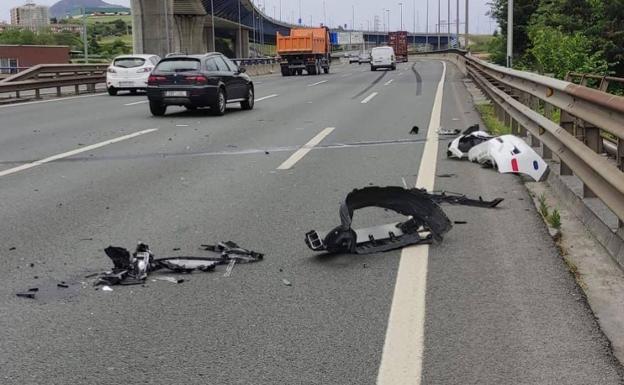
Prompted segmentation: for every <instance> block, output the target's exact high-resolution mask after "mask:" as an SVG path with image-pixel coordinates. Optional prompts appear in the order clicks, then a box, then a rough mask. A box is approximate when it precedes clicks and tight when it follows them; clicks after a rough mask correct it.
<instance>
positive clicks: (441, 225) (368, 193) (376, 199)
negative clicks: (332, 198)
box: [305, 186, 503, 254]
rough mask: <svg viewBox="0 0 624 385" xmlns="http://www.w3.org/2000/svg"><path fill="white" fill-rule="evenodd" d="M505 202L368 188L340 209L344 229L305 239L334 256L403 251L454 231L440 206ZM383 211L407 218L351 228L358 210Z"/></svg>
mask: <svg viewBox="0 0 624 385" xmlns="http://www.w3.org/2000/svg"><path fill="white" fill-rule="evenodd" d="M502 201H503V199H501V198H497V199H495V200H493V201H485V200H483V199H482V198H481V197H479V199H478V200H476V199H470V198H467V197H466V196H465V195H462V194H453V193H450V194H449V193H445V192H442V193H429V192H427V191H426V190H424V189H417V188H413V189H405V188H401V187H394V186H390V187H365V188H363V189H359V190H357V189H356V190H353V191H352V192H351V193H349V194H348V195H347V197H346V198H345V200H344V201H343V203H342V204H341V205H340V221H341V224H340V226H338V227H336V228H334V229H333V230H331V231H329V232H327V233H318V232H316V231H314V230H312V231H310V232H308V233H307V234H306V237H305V242H306V244H307V246H308V247H309V248H310V249H312V250H314V251H328V252H330V253H355V254H370V253H376V252H381V251H388V250H393V249H398V248H402V247H405V246H408V245H413V244H420V243H431V242H432V241H433V240H437V241H441V240H442V236H443V235H444V234H445V233H446V232H447V231H449V230H450V229H451V227H452V224H451V221H450V220H449V219H448V218H447V216H446V214H445V213H444V211H442V209H441V208H440V207H439V206H438V204H439V203H449V204H459V205H465V206H473V207H482V208H494V207H496V206H498V204H500V202H502ZM366 207H380V208H383V209H386V210H392V211H395V212H397V213H399V214H402V215H404V216H406V217H407V220H405V221H404V222H399V223H390V224H385V225H380V226H376V227H371V228H366V229H353V228H352V227H351V223H352V219H353V213H354V211H355V210H358V209H362V208H366Z"/></svg>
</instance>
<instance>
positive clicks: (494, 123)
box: [475, 104, 511, 135]
mask: <svg viewBox="0 0 624 385" xmlns="http://www.w3.org/2000/svg"><path fill="white" fill-rule="evenodd" d="M475 107H476V108H477V111H478V112H479V114H480V115H481V120H483V123H485V126H486V127H487V129H488V131H489V132H491V133H492V134H493V135H506V134H509V133H511V127H509V126H506V125H505V123H503V122H501V121H499V120H498V119H497V118H496V114H495V113H494V106H493V105H492V104H478V105H476V106H475Z"/></svg>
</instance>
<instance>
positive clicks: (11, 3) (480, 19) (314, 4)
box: [0, 0, 496, 34]
mask: <svg viewBox="0 0 624 385" xmlns="http://www.w3.org/2000/svg"><path fill="white" fill-rule="evenodd" d="M35 1H36V2H37V3H38V4H46V5H52V4H54V3H56V0H35ZM428 1H429V31H431V32H433V31H434V30H435V28H436V27H435V25H436V24H437V22H438V1H440V2H441V13H442V15H441V17H440V18H441V20H442V24H444V23H445V20H447V19H448V17H447V3H448V1H449V0H428ZM488 1H490V0H470V24H469V25H470V32H471V33H480V34H484V33H491V32H492V31H493V30H494V29H495V28H496V23H495V22H493V21H491V20H490V19H489V18H488V16H486V12H487V10H488V6H487V2H488ZM25 2H26V0H0V20H7V21H8V20H9V19H10V16H9V9H11V8H12V7H15V6H17V5H21V4H24V3H25ZM109 2H110V3H114V4H119V5H126V6H127V5H129V4H130V0H109ZM254 2H255V3H256V5H260V6H264V9H265V11H266V13H267V14H269V15H270V16H273V15H274V14H275V16H276V17H277V18H279V17H280V3H281V14H282V16H281V17H282V19H283V20H285V21H288V22H290V21H291V19H293V21H294V22H297V19H298V18H299V2H301V17H302V19H303V20H304V23H305V24H310V17H312V24H314V25H318V24H320V23H322V22H323V21H326V22H327V23H328V24H329V25H330V26H336V25H339V24H341V25H344V24H347V25H348V26H351V19H352V17H353V11H354V10H355V26H356V28H357V29H359V28H360V27H362V28H365V29H366V28H368V26H369V25H370V28H371V29H372V28H373V22H374V17H375V16H378V17H379V24H380V25H379V28H380V29H383V20H384V18H383V16H382V15H383V14H384V12H383V9H389V10H390V12H389V15H390V30H398V29H400V26H401V16H400V15H401V7H400V6H399V3H400V2H402V3H403V28H404V29H406V30H409V31H412V30H413V29H414V10H415V11H416V23H415V24H416V29H418V30H419V31H425V29H426V20H427V17H426V13H427V0H389V1H388V0H381V1H380V0H325V1H323V0H254ZM450 2H451V18H450V19H451V20H455V19H456V16H455V6H456V2H457V0H450ZM464 3H465V0H460V19H461V21H462V23H463V20H464ZM323 4H325V12H323ZM414 4H415V6H414ZM325 15H326V16H325ZM385 15H386V17H385V19H386V20H387V18H388V12H386V13H385ZM325 19H326V20H325ZM444 28H445V27H443V28H442V29H444ZM463 29H464V27H463V26H461V30H462V31H463ZM454 30H455V24H453V27H452V28H451V31H454Z"/></svg>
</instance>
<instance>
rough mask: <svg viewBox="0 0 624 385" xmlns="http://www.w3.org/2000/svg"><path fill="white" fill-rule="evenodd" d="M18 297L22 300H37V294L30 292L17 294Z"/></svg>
mask: <svg viewBox="0 0 624 385" xmlns="http://www.w3.org/2000/svg"><path fill="white" fill-rule="evenodd" d="M15 295H16V296H18V297H20V298H30V299H35V293H32V292H28V293H16V294H15Z"/></svg>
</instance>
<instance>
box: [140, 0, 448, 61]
mask: <svg viewBox="0 0 624 385" xmlns="http://www.w3.org/2000/svg"><path fill="white" fill-rule="evenodd" d="M131 6H132V13H133V18H134V20H133V22H134V29H133V33H134V36H133V39H134V51H135V52H136V53H155V54H159V55H161V56H164V55H166V54H167V53H169V52H189V53H201V52H207V51H214V50H215V47H214V41H215V40H214V37H220V38H227V39H230V40H231V41H232V42H233V43H234V44H233V45H234V49H233V50H234V53H235V55H236V56H239V57H249V56H250V54H249V52H250V50H249V44H250V42H265V43H269V44H271V43H274V42H275V35H276V32H280V33H282V34H288V32H289V30H290V27H291V26H292V25H291V24H289V23H285V22H282V21H280V20H276V19H273V18H271V17H270V16H268V15H266V14H265V13H263V12H262V10H260V9H258V8H257V7H255V6H254V4H253V3H252V2H251V1H250V0H240V1H238V0H212V1H211V0H132V2H131ZM213 15H214V17H213ZM213 34H214V36H213ZM452 39H453V38H452ZM364 40H365V41H366V42H367V43H368V44H384V43H385V42H387V35H386V33H384V32H364ZM409 42H410V44H425V43H427V42H428V43H429V44H431V45H432V46H433V48H434V49H437V48H438V47H442V48H445V47H447V45H448V36H447V35H446V34H441V35H440V36H439V39H438V35H437V34H429V35H426V34H410V35H409Z"/></svg>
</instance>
